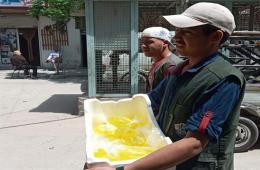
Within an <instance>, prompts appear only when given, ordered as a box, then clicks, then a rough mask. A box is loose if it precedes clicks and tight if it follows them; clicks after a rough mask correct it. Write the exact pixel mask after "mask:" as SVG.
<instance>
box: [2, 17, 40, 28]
mask: <svg viewBox="0 0 260 170" xmlns="http://www.w3.org/2000/svg"><path fill="white" fill-rule="evenodd" d="M1 27H2V28H31V27H37V19H36V18H33V17H31V16H28V15H25V14H7V15H5V16H3V17H0V28H1Z"/></svg>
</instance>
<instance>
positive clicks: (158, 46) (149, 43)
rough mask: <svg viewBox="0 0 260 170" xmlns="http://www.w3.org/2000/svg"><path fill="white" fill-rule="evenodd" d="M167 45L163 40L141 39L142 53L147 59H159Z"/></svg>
mask: <svg viewBox="0 0 260 170" xmlns="http://www.w3.org/2000/svg"><path fill="white" fill-rule="evenodd" d="M167 46H168V44H167V42H165V41H164V40H160V39H157V38H151V37H142V38H141V48H142V51H143V53H144V54H145V55H146V56H148V57H160V56H161V54H162V52H163V50H164V49H165V47H167Z"/></svg>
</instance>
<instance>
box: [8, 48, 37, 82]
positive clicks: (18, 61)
mask: <svg viewBox="0 0 260 170" xmlns="http://www.w3.org/2000/svg"><path fill="white" fill-rule="evenodd" d="M10 60H11V63H12V65H13V66H15V67H16V68H17V69H23V70H24V75H25V77H30V75H29V70H30V69H32V70H33V74H32V77H31V78H32V79H36V78H37V66H34V65H30V64H29V63H28V61H27V60H26V59H25V58H24V56H22V53H21V52H20V50H15V51H14V52H13V56H12V57H11V58H10Z"/></svg>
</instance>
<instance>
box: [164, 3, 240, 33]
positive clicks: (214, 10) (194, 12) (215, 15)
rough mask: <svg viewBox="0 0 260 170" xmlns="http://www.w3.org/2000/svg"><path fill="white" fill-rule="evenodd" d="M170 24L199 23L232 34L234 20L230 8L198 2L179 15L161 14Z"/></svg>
mask: <svg viewBox="0 0 260 170" xmlns="http://www.w3.org/2000/svg"><path fill="white" fill-rule="evenodd" d="M163 17H164V18H165V19H166V20H167V21H168V22H169V23H170V24H172V25H173V26H175V27H178V28H188V27H195V26H200V25H206V24H209V25H213V26H215V27H217V28H219V29H221V30H223V31H225V32H227V33H229V35H231V34H232V32H233V30H234V29H235V27H236V25H235V20H234V16H233V14H232V13H231V12H230V10H229V9H228V8H226V7H224V6H222V5H220V4H216V3H210V2H199V3H196V4H194V5H192V6H190V7H189V8H187V9H186V10H185V11H184V12H183V13H182V14H180V15H167V16H163Z"/></svg>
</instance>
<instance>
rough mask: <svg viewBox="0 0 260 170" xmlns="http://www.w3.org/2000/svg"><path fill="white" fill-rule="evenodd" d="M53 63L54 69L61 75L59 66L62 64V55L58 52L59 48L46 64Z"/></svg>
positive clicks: (50, 55) (51, 54)
mask: <svg viewBox="0 0 260 170" xmlns="http://www.w3.org/2000/svg"><path fill="white" fill-rule="evenodd" d="M49 62H51V63H52V64H53V67H54V69H55V71H56V74H59V64H60V62H61V55H60V53H59V51H58V48H55V49H54V51H52V52H51V53H50V54H49V56H48V58H47V60H46V63H49Z"/></svg>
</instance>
